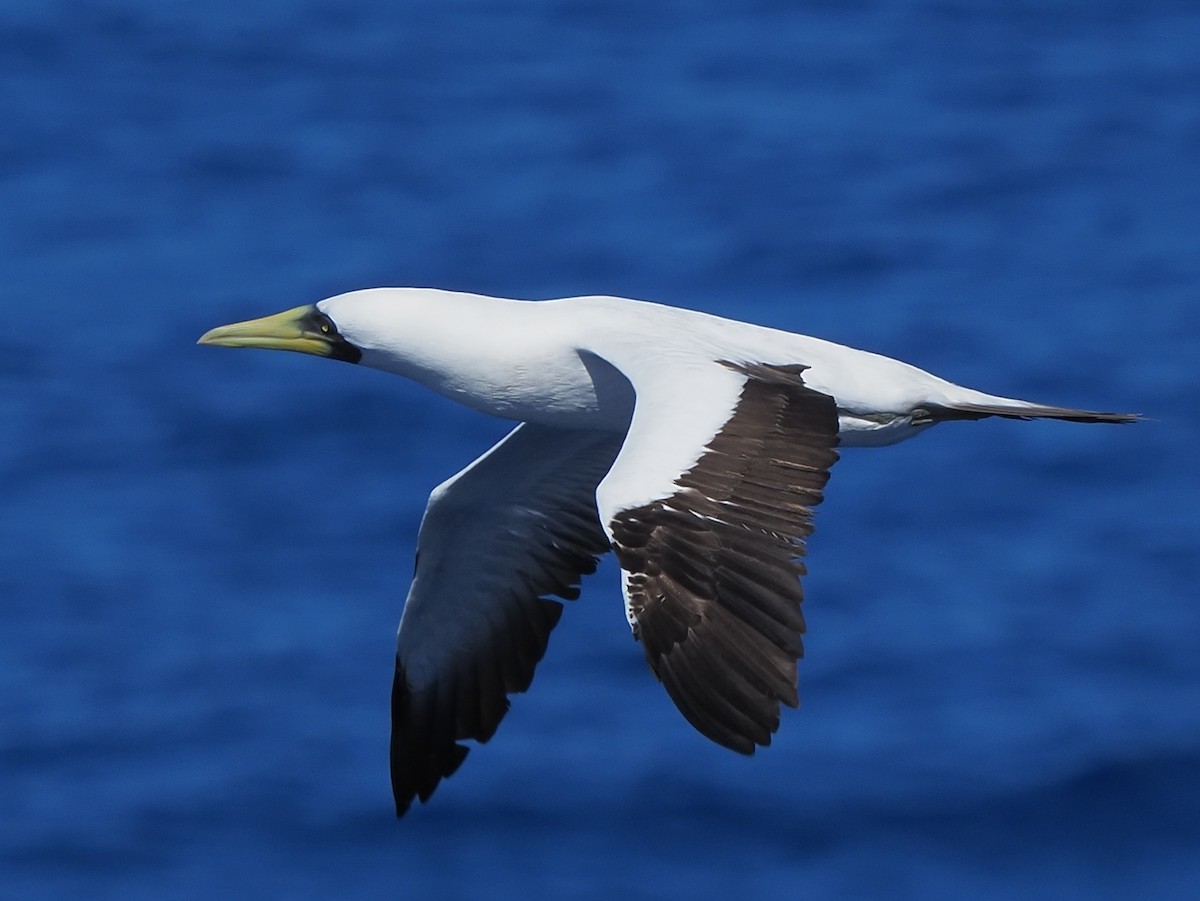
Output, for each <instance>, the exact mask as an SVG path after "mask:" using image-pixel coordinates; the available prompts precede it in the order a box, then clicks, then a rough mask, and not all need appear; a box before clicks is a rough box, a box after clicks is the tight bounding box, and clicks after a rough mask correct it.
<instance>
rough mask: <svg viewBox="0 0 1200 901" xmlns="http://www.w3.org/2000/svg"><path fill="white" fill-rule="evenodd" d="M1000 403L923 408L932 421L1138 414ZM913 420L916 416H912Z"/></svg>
mask: <svg viewBox="0 0 1200 901" xmlns="http://www.w3.org/2000/svg"><path fill="white" fill-rule="evenodd" d="M996 400H997V401H1001V402H1000V403H969V402H968V403H953V402H952V403H947V404H944V405H943V404H927V405H925V406H923V407H922V410H924V411H925V412H926V413H927V414H928V417H929V419H930V421H931V422H946V421H947V420H951V419H983V418H985V417H987V416H1003V417H1004V418H1005V419H1062V420H1065V421H1067V422H1112V423H1130V422H1138V421H1139V420H1140V419H1141V418H1142V417H1141V414H1139V413H1098V412H1096V411H1094V410H1075V409H1072V408H1071V407H1050V406H1046V405H1044V404H1031V403H1027V402H1026V401H1020V400H1007V399H1004V398H996ZM914 419H915V417H914Z"/></svg>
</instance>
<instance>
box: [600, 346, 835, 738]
mask: <svg viewBox="0 0 1200 901" xmlns="http://www.w3.org/2000/svg"><path fill="white" fill-rule="evenodd" d="M725 365H726V367H727V369H728V370H729V373H728V374H729V375H730V376H737V377H740V378H741V379H743V380H744V383H743V384H742V387H741V393H740V396H739V397H738V399H737V401H736V405H735V406H734V408H733V410H732V413H731V414H729V415H728V416H727V418H726V419H725V421H724V422H723V423H720V424H719V426H718V427H717V428H716V429H715V434H714V435H713V437H712V438H711V440H710V441H709V442H708V444H707V445H706V446H705V447H704V448H703V451H702V452H701V453H700V454H699V456H698V458H696V461H695V463H694V464H693V465H691V466H690V468H688V469H687V470H686V471H684V472H681V473H679V474H678V475H677V476H676V477H675V478H674V479H673V481H672V482H671V484H670V489H669V490H667V491H664V492H662V495H663V496H662V497H661V498H659V499H657V500H654V501H652V502H650V503H641V504H639V505H638V506H634V507H629V508H622V507H620V506H619V505H616V506H615V508H614V509H613V510H607V509H606V510H604V511H603V512H604V514H605V515H606V516H608V517H609V531H610V534H611V536H612V539H613V544H614V549H615V551H616V554H617V557H618V559H619V561H620V563H621V567H622V569H623V570H624V571H625V595H626V604H627V613H628V615H629V619H630V623H631V625H632V627H633V629H634V634H635V635H636V636H637V638H638V639H639V640H640V641H641V642H642V646H643V648H644V650H645V653H646V659H647V661H648V662H649V664H650V666H651V668H652V669H653V671H654V673H655V675H656V676H657V677H658V678H659V679H660V680H661V681H662V683H663V686H664V687H665V688H666V690H667V692H668V693H669V694H670V696H671V699H672V700H673V701H674V702H675V704H676V706H677V707H678V708H679V710H680V711H681V712H682V713H683V715H684V716H685V717H686V718H687V719H688V721H689V722H690V723H691V724H692V725H693V726H695V727H696V729H698V730H699V731H700V732H701V733H703V734H704V735H706V736H707V737H708V738H710V739H712V740H713V741H715V742H718V743H719V744H722V745H724V746H726V747H729V748H732V749H734V750H736V751H740V752H742V753H747V754H748V753H753V751H754V749H755V747H756V746H759V745H767V744H769V743H770V741H771V735H772V734H773V733H774V732H775V730H776V729H777V728H778V726H779V712H780V704H781V703H785V704H788V705H790V706H793V707H794V706H796V705H797V704H798V702H799V699H798V696H797V692H796V661H797V660H798V658H799V657H800V656H801V655H802V654H803V645H802V642H801V635H802V633H803V632H804V618H803V616H802V614H801V612H800V603H801V601H802V600H803V597H804V595H803V591H802V588H801V585H800V580H799V576H800V575H801V574H803V573H804V571H805V570H804V567H803V565H802V564H801V563H800V562H798V560H797V559H796V558H798V557H799V556H801V555H803V554H804V538H805V537H806V536H807V535H809V534H810V533H811V532H812V529H813V525H812V508H813V507H814V506H815V505H816V504H818V503H820V501H821V499H822V496H823V489H824V486H825V483H826V481H827V480H828V473H829V467H830V466H832V465H833V463H834V462H835V461H836V460H837V451H836V450H835V447H836V445H837V429H838V420H837V409H836V407H835V404H834V401H833V399H832V398H830V397H829V396H827V395H824V394H821V393H818V392H816V391H813V390H811V389H809V388H808V387H806V386H805V384H804V380H803V367H801V366H767V365H759V364H750V365H743V364H736V365H735V364H725ZM642 402H643V400H642V398H641V397H639V400H638V403H639V404H640V403H642ZM671 440H672V436H671V435H670V434H663V433H660V432H658V431H657V430H656V429H655V428H654V423H653V420H652V419H648V418H647V417H642V418H641V420H640V421H639V419H638V417H637V416H636V415H635V422H634V427H633V428H631V430H630V434H629V437H628V439H627V446H629V445H634V444H635V443H641V444H642V445H643V446H646V445H647V444H653V443H655V442H657V443H659V444H660V445H662V446H664V447H665V446H667V445H669V443H670V442H671ZM624 456H625V451H624V450H623V451H622V457H620V458H618V460H617V462H616V464H615V465H614V468H613V472H612V473H611V475H610V476H609V478H608V479H606V480H605V481H606V487H607V488H608V490H607V491H606V495H608V496H619V491H618V489H619V483H620V480H621V478H622V473H621V466H622V459H623V458H624ZM646 456H647V455H645V454H640V455H638V457H637V458H638V459H645V457H646Z"/></svg>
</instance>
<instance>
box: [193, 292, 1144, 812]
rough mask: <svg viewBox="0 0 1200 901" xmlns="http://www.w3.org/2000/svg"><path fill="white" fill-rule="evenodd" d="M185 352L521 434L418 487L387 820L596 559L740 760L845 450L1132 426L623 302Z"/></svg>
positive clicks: (483, 301) (347, 302)
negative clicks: (1057, 426) (258, 360)
mask: <svg viewBox="0 0 1200 901" xmlns="http://www.w3.org/2000/svg"><path fill="white" fill-rule="evenodd" d="M200 343H201V344H218V345H224V346H229V347H262V348H271V349H276V350H291V351H299V352H301V353H306V354H314V355H316V356H323V357H331V358H333V359H335V360H344V361H346V362H350V363H358V364H361V365H364V366H370V367H373V368H375V369H381V370H384V371H385V372H391V373H395V374H397V375H402V376H405V377H407V378H410V379H414V380H416V381H418V382H421V383H422V384H424V385H427V386H428V387H430V388H432V389H433V390H434V391H437V392H438V393H440V394H443V395H445V396H446V397H449V398H451V399H452V400H456V401H459V402H460V403H463V404H466V405H467V406H470V407H473V408H475V409H478V410H481V411H483V412H486V413H490V414H492V415H495V416H499V417H502V418H505V419H509V420H513V421H515V422H517V423H518V425H517V426H516V427H515V428H514V429H513V430H512V431H511V432H509V433H508V435H507V436H506V437H505V438H503V439H502V440H501V441H500V442H499V443H498V444H496V445H495V446H494V447H492V448H491V449H490V450H488V451H487V452H486V453H484V454H483V455H482V456H481V457H479V459H477V460H475V461H474V462H473V463H471V464H469V465H468V466H467V467H466V468H465V469H463V470H462V471H461V472H459V473H458V474H457V475H455V476H453V477H451V478H450V479H448V480H447V481H445V482H443V483H442V484H441V485H439V486H437V487H436V488H435V489H434V490H433V493H432V494H431V495H430V498H429V504H428V506H427V507H426V510H425V515H424V517H423V518H422V521H421V527H420V532H419V536H418V552H417V565H416V571H415V574H414V577H413V581H412V586H411V588H410V589H409V592H408V598H407V600H406V602H405V606H404V613H403V615H402V617H401V620H400V628H399V632H398V634H397V641H396V672H395V679H394V682H393V688H392V735H391V777H392V789H393V794H394V797H395V803H396V811H397V814H398V815H403V814H404V813H405V812H406V811H407V810H408V809H409V807H410V805H411V804H412V802H413V801H414V799H417V798H419V799H420V800H421V801H422V802H424V801H427V800H428V799H429V797H430V796H431V795H432V794H433V792H434V789H435V788H436V787H437V786H438V784H439V782H440V781H441V780H442V779H444V778H446V777H447V776H449V775H451V774H452V773H453V772H454V771H455V770H456V769H457V768H458V766H459V765H460V764H461V763H462V761H463V758H464V757H466V755H467V750H468V749H467V746H466V745H464V744H462V742H464V741H475V742H486V741H487V740H488V739H490V738H491V737H492V735H493V733H494V732H495V730H496V727H497V725H498V724H499V723H500V720H501V719H502V718H503V717H504V714H505V713H506V712H507V710H508V706H509V701H508V695H509V694H511V693H514V692H521V691H524V690H525V689H527V688H528V687H529V684H530V681H531V680H532V678H533V671H534V667H535V666H536V665H537V663H538V661H539V660H541V658H542V655H543V654H544V653H545V650H546V643H547V641H548V639H549V636H550V631H551V630H552V629H553V628H554V626H555V624H556V623H557V622H558V619H559V616H560V615H561V614H562V609H563V607H562V604H561V603H559V602H558V601H557V600H555V599H554V598H555V597H557V598H563V599H574V598H577V597H578V596H579V582H580V579H581V577H582V576H583V575H586V574H588V573H591V572H593V571H594V570H595V568H596V562H597V560H598V558H599V557H600V556H601V555H603V554H605V553H607V552H608V551H610V550H611V551H613V553H614V554H615V555H616V558H617V561H618V562H619V563H620V566H621V570H622V586H621V587H622V594H623V596H624V600H625V613H626V617H627V619H628V621H629V626H630V628H631V629H632V631H633V635H634V637H635V638H636V639H637V640H638V641H640V642H641V645H642V648H643V650H644V652H645V655H646V660H647V662H648V663H649V664H650V668H651V670H652V671H653V672H654V675H655V676H656V677H657V678H658V680H659V681H660V682H661V683H662V684H663V687H664V688H666V690H667V693H668V694H669V695H670V697H671V700H672V701H674V702H675V705H676V706H677V707H678V708H679V711H680V712H681V713H682V714H683V716H684V717H686V718H687V720H688V722H690V723H691V724H692V725H693V726H694V727H695V728H696V729H697V730H698V731H699V732H700V733H701V734H703V735H705V736H706V737H708V738H709V739H711V740H713V741H715V742H717V743H718V744H721V745H724V746H725V747H727V748H731V749H733V750H735V751H739V752H741V753H743V754H752V753H753V752H754V750H755V748H756V747H759V746H765V745H767V744H769V743H770V741H771V736H772V734H773V733H774V732H775V731H776V729H777V728H778V726H779V714H780V705H781V704H787V705H788V706H790V707H795V706H797V704H798V697H797V693H796V662H797V660H798V659H799V658H800V657H801V655H802V654H803V645H802V643H801V636H802V634H803V633H804V630H805V626H804V617H803V615H802V613H801V610H800V604H801V601H802V600H803V597H804V595H803V591H802V588H801V584H800V580H799V577H800V576H801V575H803V574H804V572H805V568H804V566H803V564H802V563H800V562H799V559H798V558H800V557H801V556H803V555H804V540H805V538H806V537H807V536H808V535H809V534H811V532H812V530H813V519H812V511H813V508H814V507H815V506H816V505H817V504H819V503H820V502H821V499H822V497H823V496H824V488H825V483H826V481H827V480H828V478H829V469H830V467H831V466H832V465H833V464H834V462H835V461H836V460H837V459H838V452H837V448H838V447H839V446H840V445H846V446H852V445H874V446H880V445H887V444H894V443H896V442H898V441H902V440H904V439H906V438H910V437H912V436H914V435H916V434H918V433H919V432H921V431H924V430H925V429H927V428H929V427H930V426H933V425H936V424H937V423H940V422H946V421H949V420H966V419H982V418H984V417H988V416H1000V417H1004V418H1007V419H1062V420H1068V421H1071V422H1107V423H1127V422H1133V421H1135V420H1136V419H1137V418H1138V417H1137V416H1136V415H1135V414H1127V413H1097V412H1092V411H1088V410H1076V409H1070V408H1066V407H1053V406H1046V405H1043V404H1035V403H1029V402H1026V401H1022V400H1015V399H1012V398H1007V397H1000V396H996V395H990V394H984V393H982V392H979V391H974V390H972V389H970V388H964V387H961V386H959V385H955V384H952V383H951V382H947V381H945V380H943V379H940V378H938V377H937V376H934V375H931V374H929V373H927V372H924V371H922V370H920V369H917V368H916V367H914V366H910V365H908V364H907V363H902V362H900V361H898V360H893V359H889V358H888V357H883V356H880V355H878V354H873V353H868V352H866V351H862V350H856V349H854V348H850V347H845V346H842V345H839V344H833V343H831V342H828V341H823V340H821V339H819V338H812V337H808V336H806V335H798V334H793V333H790V332H784V331H779V330H776V329H770V328H765V327H762V326H757V325H751V324H749V323H745V322H738V321H734V320H730V319H724V318H721V317H717V316H712V315H708V314H705V313H699V312H695V311H692V310H686V309H680V308H676V307H669V306H662V305H659V304H653V303H647V302H644V301H637V300H628V299H625V298H619V297H602V296H595V297H572V298H564V299H560V300H546V301H523V300H507V299H503V298H496V297H485V296H482V295H477V294H463V293H458V292H451V291H441V290H434V289H423V288H377V289H371V290H365V291H353V292H350V293H347V294H341V295H338V296H336V297H331V298H328V299H326V300H322V301H320V302H318V303H316V304H310V305H307V306H302V307H297V308H295V309H292V310H288V311H286V312H283V313H278V314H276V315H273V316H266V317H264V318H261V319H254V320H251V321H248V322H239V323H235V324H233V325H226V326H221V327H220V328H215V329H212V330H211V331H209V332H207V333H205V334H204V335H203V336H202V337H201V338H200Z"/></svg>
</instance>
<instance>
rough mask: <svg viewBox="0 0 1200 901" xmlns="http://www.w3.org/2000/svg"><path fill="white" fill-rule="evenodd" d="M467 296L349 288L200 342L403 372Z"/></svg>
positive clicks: (213, 333)
mask: <svg viewBox="0 0 1200 901" xmlns="http://www.w3.org/2000/svg"><path fill="white" fill-rule="evenodd" d="M468 296H471V295H463V294H456V293H454V292H451V291H439V290H435V289H429V288H370V289H367V290H363V291H350V292H348V293H346V294H338V295H337V296H335V297H329V298H326V299H325V300H322V301H318V302H317V303H315V304H307V305H305V306H302V307H295V308H293V309H291V310H285V311H284V312H282V313H276V314H274V315H273V316H264V317H263V318H261V319H251V320H248V321H246V322H235V323H233V324H232V325H223V326H221V327H219V328H215V329H212V330H211V331H208V332H206V333H205V334H204V335H203V336H201V338H200V341H199V343H200V344H219V345H223V346H225V347H262V348H267V349H271V350H290V351H295V352H297V353H305V354H313V355H315V356H320V357H330V358H332V359H335V360H344V361H346V362H348V363H363V364H364V365H367V366H372V367H375V368H378V369H387V370H391V371H399V372H404V370H405V369H407V368H409V367H408V366H407V365H406V363H407V362H409V361H413V360H414V358H419V357H420V355H421V353H420V349H421V348H422V347H428V346H430V344H431V343H436V339H437V338H438V337H439V336H437V335H435V334H434V332H435V331H436V330H438V329H444V328H446V322H445V320H446V316H445V314H446V313H447V312H449V311H450V310H452V309H453V305H452V304H449V303H447V301H448V300H450V299H452V298H456V297H457V298H462V297H468ZM404 374H408V373H404Z"/></svg>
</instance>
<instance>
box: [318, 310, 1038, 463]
mask: <svg viewBox="0 0 1200 901" xmlns="http://www.w3.org/2000/svg"><path fill="white" fill-rule="evenodd" d="M318 307H319V308H320V309H321V310H322V311H324V312H326V313H328V314H329V315H330V316H331V317H332V318H333V319H334V320H335V321H336V322H337V324H338V328H339V329H340V330H341V332H342V334H343V335H344V336H345V337H346V338H347V339H348V340H349V341H351V342H352V343H353V344H354V345H355V346H356V347H358V348H360V349H361V350H362V351H363V359H362V362H363V363H364V364H365V365H368V366H371V367H373V368H376V369H382V370H385V371H387V372H394V373H396V374H398V375H403V376H406V377H408V378H411V379H415V380H416V381H419V382H422V383H423V384H425V385H427V386H428V387H430V388H432V389H434V390H435V391H438V392H439V393H441V394H444V395H445V396H447V397H449V398H451V399H453V400H456V401H458V402H460V403H463V404H466V405H467V406H470V407H474V408H475V409H478V410H482V411H483V412H485V413H490V414H492V415H493V416H499V417H502V418H504V419H512V420H517V421H522V422H538V423H542V424H546V425H558V426H564V427H589V428H612V429H624V428H625V426H626V424H627V423H628V421H629V415H630V409H631V405H632V403H633V397H634V391H633V389H632V388H631V383H636V382H638V381H639V380H640V379H642V378H647V379H653V378H654V374H655V373H668V372H669V373H670V374H671V375H672V377H673V381H674V382H675V385H676V388H675V390H674V391H673V392H672V393H673V395H674V398H669V397H659V398H658V400H660V401H661V402H668V401H670V400H675V401H677V402H684V398H686V396H687V395H688V394H694V393H695V392H691V391H690V390H689V388H690V387H691V386H690V384H689V381H688V379H686V378H680V375H681V373H684V372H686V371H687V370H691V369H694V370H696V371H697V372H698V373H703V372H707V371H709V370H711V369H712V367H713V363H714V362H715V361H720V360H725V361H731V362H756V363H768V364H777V365H794V364H801V365H804V366H807V367H809V368H808V370H807V371H806V372H805V374H804V381H805V383H806V384H807V385H809V386H810V387H812V388H813V389H815V390H817V391H820V392H822V393H825V394H829V395H830V396H832V397H833V398H834V399H835V400H836V401H837V406H838V410H839V414H840V415H839V421H840V427H841V440H842V443H843V444H844V445H885V444H894V443H895V442H897V441H902V440H904V439H905V438H909V437H911V436H912V435H915V434H916V433H917V432H918V431H920V429H919V428H915V427H913V426H912V425H911V424H910V422H909V419H908V415H909V413H910V412H911V411H912V410H913V408H915V407H918V406H920V405H921V404H926V403H934V404H943V405H949V404H954V403H987V404H993V405H1002V406H1007V407H1011V408H1012V409H1014V410H1019V409H1020V408H1021V407H1026V406H1030V407H1031V406H1034V405H1032V404H1027V403H1025V402H1024V401H1019V400H1013V399H1010V398H1003V397H996V396H993V395H989V394H984V393H982V392H979V391H973V390H971V389H969V388H963V387H961V386H958V385H955V384H953V383H951V382H948V381H946V380H945V379H940V378H938V377H937V376H934V375H931V374H929V373H928V372H924V371H923V370H920V369H918V368H916V367H915V366H911V365H909V364H907V363H902V362H900V361H899V360H893V359H890V358H888V357H884V356H880V355H879V354H874V353H870V352H868V351H863V350H857V349H855V348H851V347H845V346H843V345H839V344H834V343H832V342H829V341H823V340H821V339H820V338H812V337H809V336H807V335H798V334H794V333H791V332H784V331H780V330H778V329H771V328H766V327H763V326H758V325H752V324H749V323H745V322H739V321H736V320H730V319H723V318H721V317H719V316H712V315H709V314H707V313H698V312H695V311H693V310H686V309H680V308H676V307H668V306H663V305H661V304H655V303H649V302H646V301H636V300H628V299H625V298H619V297H605V296H593V297H572V298H566V299H561V300H545V301H523V300H505V299H500V298H494V297H485V296H482V295H476V294H462V293H457V292H452V291H440V290H433V289H412V288H377V289H371V290H367V291H355V292H351V293H350V294H344V295H339V296H337V297H334V298H330V299H329V300H324V301H321V302H320V303H319V304H318ZM700 378H701V379H703V375H701V376H700ZM707 400H709V401H711V398H710V399H707ZM706 405H707V404H706Z"/></svg>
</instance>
